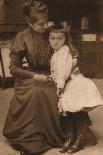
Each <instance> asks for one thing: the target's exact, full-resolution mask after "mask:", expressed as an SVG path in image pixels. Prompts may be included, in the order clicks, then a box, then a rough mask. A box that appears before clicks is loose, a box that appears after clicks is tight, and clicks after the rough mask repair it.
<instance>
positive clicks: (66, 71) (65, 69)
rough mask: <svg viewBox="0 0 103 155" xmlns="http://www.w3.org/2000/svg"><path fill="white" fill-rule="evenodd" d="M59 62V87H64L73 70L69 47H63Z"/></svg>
mask: <svg viewBox="0 0 103 155" xmlns="http://www.w3.org/2000/svg"><path fill="white" fill-rule="evenodd" d="M63 50H64V51H62V52H61V53H60V55H59V57H58V60H57V61H58V62H57V75H58V76H57V87H58V88H64V85H65V81H66V80H67V79H68V77H69V76H70V73H71V70H72V55H71V53H70V51H69V48H67V49H63Z"/></svg>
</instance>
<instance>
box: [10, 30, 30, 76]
mask: <svg viewBox="0 0 103 155" xmlns="http://www.w3.org/2000/svg"><path fill="white" fill-rule="evenodd" d="M25 52H26V46H25V42H24V39H23V34H22V33H18V34H17V35H16V37H15V39H13V41H12V44H11V53H10V57H11V62H10V72H11V74H12V75H13V76H14V77H17V78H22V79H25V78H33V72H31V71H29V70H24V69H23V67H22V65H23V58H24V57H25Z"/></svg>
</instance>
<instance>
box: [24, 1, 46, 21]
mask: <svg viewBox="0 0 103 155" xmlns="http://www.w3.org/2000/svg"><path fill="white" fill-rule="evenodd" d="M23 13H24V14H25V15H26V17H27V18H28V19H29V20H30V21H31V22H33V21H34V22H35V21H36V20H37V18H38V16H42V17H43V16H44V17H47V16H48V7H47V5H46V4H45V3H43V2H41V1H39V0H26V1H25V2H24V4H23Z"/></svg>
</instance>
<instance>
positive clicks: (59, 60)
mask: <svg viewBox="0 0 103 155" xmlns="http://www.w3.org/2000/svg"><path fill="white" fill-rule="evenodd" d="M51 76H52V79H53V80H54V82H55V83H56V85H57V88H63V87H64V91H63V92H62V93H61V95H60V96H59V97H60V98H59V102H58V108H59V112H63V113H64V114H65V112H67V111H69V112H77V111H80V110H81V109H83V108H91V109H93V108H95V107H97V106H99V105H103V100H102V97H101V95H100V93H99V91H98V89H97V87H96V85H95V84H94V83H93V82H92V81H91V80H90V79H89V78H85V77H84V76H83V75H82V74H81V73H80V72H79V68H78V67H76V68H75V69H74V70H73V71H72V56H71V53H70V49H69V47H68V46H67V45H65V46H63V47H62V48H61V49H59V50H58V51H57V52H55V53H54V54H53V56H52V59H51ZM69 77H71V79H70V80H68V81H67V82H66V80H67V79H68V78H69Z"/></svg>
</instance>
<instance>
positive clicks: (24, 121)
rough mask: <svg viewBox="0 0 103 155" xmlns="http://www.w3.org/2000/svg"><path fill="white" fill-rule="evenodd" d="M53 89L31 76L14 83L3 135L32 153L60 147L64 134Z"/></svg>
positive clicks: (50, 85)
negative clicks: (13, 91) (13, 93)
mask: <svg viewBox="0 0 103 155" xmlns="http://www.w3.org/2000/svg"><path fill="white" fill-rule="evenodd" d="M57 102H58V99H57V96H56V90H55V87H54V86H53V84H51V83H40V82H37V81H34V80H32V79H27V80H19V81H17V82H16V84H15V95H14V97H13V98H12V101H11V104H10V108H9V112H8V116H7V120H6V123H5V127H4V135H5V136H6V137H7V138H8V139H9V140H10V142H11V143H12V144H19V145H20V146H22V147H23V148H24V149H26V150H27V151H29V152H31V153H33V152H38V151H40V152H41V151H45V150H48V149H50V148H52V147H56V146H60V145H61V144H62V140H63V139H64V135H63V133H62V130H61V128H60V120H59V116H58V112H57V110H58V107H57Z"/></svg>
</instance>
